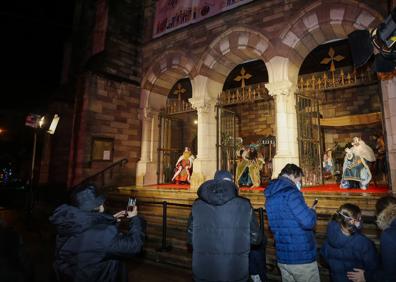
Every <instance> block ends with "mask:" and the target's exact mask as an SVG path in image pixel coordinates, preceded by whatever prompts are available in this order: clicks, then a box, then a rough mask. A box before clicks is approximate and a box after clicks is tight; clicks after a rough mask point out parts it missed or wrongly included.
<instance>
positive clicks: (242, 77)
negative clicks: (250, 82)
mask: <svg viewBox="0 0 396 282" xmlns="http://www.w3.org/2000/svg"><path fill="white" fill-rule="evenodd" d="M251 77H252V75H251V74H249V73H247V72H246V71H245V69H244V68H243V67H242V68H241V74H240V75H238V76H237V77H235V78H234V80H235V81H242V82H241V88H245V79H249V78H251Z"/></svg>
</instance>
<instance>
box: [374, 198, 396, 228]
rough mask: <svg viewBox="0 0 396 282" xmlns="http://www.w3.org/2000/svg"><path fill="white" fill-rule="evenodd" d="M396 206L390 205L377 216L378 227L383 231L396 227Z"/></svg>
mask: <svg viewBox="0 0 396 282" xmlns="http://www.w3.org/2000/svg"><path fill="white" fill-rule="evenodd" d="M395 219H396V205H392V204H391V205H389V206H388V207H387V208H385V209H384V210H383V211H382V212H380V214H379V215H378V216H377V225H378V227H379V228H380V229H381V230H385V229H387V228H389V227H390V226H391V225H392V226H394V227H396V221H395Z"/></svg>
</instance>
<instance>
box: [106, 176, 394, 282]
mask: <svg viewBox="0 0 396 282" xmlns="http://www.w3.org/2000/svg"><path fill="white" fill-rule="evenodd" d="M264 189H265V188H263V187H261V188H256V189H250V188H241V189H240V191H239V194H240V196H242V197H246V198H248V199H250V201H251V203H252V205H253V207H254V208H255V209H259V208H263V207H264V203H265V197H264V195H263V190H264ZM302 192H303V194H304V197H305V200H306V202H307V204H308V205H311V204H312V202H313V201H314V199H315V198H318V200H319V203H318V206H317V214H318V221H317V226H316V239H317V245H318V247H320V246H321V244H322V242H323V240H324V238H325V233H326V228H327V223H328V221H329V220H330V217H331V215H332V214H334V213H335V211H336V209H337V208H338V207H339V206H340V205H341V204H343V203H347V202H348V203H353V204H356V205H358V206H359V207H360V208H361V209H362V211H363V220H364V233H365V234H366V235H367V236H369V237H370V238H371V239H372V240H374V242H375V243H376V244H377V245H378V239H377V238H378V234H377V229H376V225H375V218H374V214H375V203H376V201H377V199H379V198H380V197H382V196H384V195H387V194H388V193H389V189H388V188H387V187H386V186H378V187H370V188H369V189H368V190H366V191H364V190H360V189H351V190H349V189H340V188H338V187H334V185H333V186H332V185H324V186H321V187H307V188H303V189H302ZM128 197H135V198H137V204H138V210H139V214H140V215H142V216H143V217H144V218H145V219H146V221H147V241H146V244H145V258H147V259H150V260H154V261H156V262H162V263H168V264H172V265H177V266H181V267H185V268H190V267H191V251H190V249H189V247H188V246H187V243H186V228H187V220H188V217H189V214H190V212H191V205H192V203H193V202H194V200H195V199H196V198H197V192H196V191H193V190H190V189H189V187H188V186H187V185H184V186H183V185H182V186H181V185H173V184H172V185H153V186H144V187H136V186H128V187H119V188H118V189H117V190H115V191H113V192H110V193H109V195H108V197H107V198H108V200H107V205H108V207H109V208H110V210H113V211H117V210H120V209H123V208H125V206H126V204H127V200H128ZM164 218H165V219H166V220H164ZM264 231H265V233H266V235H267V237H268V244H267V266H268V270H269V272H270V277H271V279H273V280H280V275H279V272H278V270H277V267H276V260H275V249H274V242H273V236H272V234H271V232H270V230H269V228H268V225H267V218H266V215H265V211H264ZM164 233H165V234H164ZM320 272H321V278H322V281H328V280H329V278H328V271H327V269H325V268H323V267H320Z"/></svg>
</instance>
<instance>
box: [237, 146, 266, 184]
mask: <svg viewBox="0 0 396 282" xmlns="http://www.w3.org/2000/svg"><path fill="white" fill-rule="evenodd" d="M239 156H240V158H239V160H238V161H237V168H236V181H237V184H238V186H248V187H259V186H260V184H261V177H260V171H261V169H262V168H263V165H264V160H263V158H261V157H259V156H258V153H257V150H256V149H255V148H254V147H253V146H250V147H245V148H243V149H242V150H241V151H240V154H239Z"/></svg>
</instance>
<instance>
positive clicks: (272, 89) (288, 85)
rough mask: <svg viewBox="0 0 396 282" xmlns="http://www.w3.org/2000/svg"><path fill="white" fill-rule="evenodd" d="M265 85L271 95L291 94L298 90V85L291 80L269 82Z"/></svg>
mask: <svg viewBox="0 0 396 282" xmlns="http://www.w3.org/2000/svg"><path fill="white" fill-rule="evenodd" d="M265 87H266V88H267V89H268V93H269V94H270V95H271V96H277V95H289V94H290V93H293V92H295V91H296V90H297V85H296V84H293V83H292V82H290V81H289V80H281V81H275V82H271V83H267V84H266V85H265Z"/></svg>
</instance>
